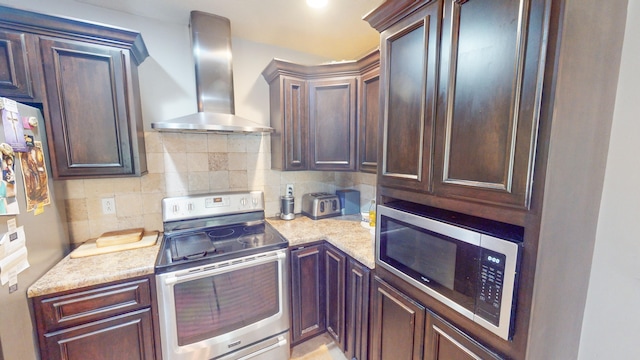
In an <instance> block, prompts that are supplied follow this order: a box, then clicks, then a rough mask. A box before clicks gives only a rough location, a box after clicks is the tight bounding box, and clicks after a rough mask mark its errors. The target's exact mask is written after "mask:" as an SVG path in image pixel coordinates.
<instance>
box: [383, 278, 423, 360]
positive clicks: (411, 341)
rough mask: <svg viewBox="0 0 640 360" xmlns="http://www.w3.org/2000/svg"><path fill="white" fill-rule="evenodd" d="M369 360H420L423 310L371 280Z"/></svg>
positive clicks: (409, 299) (390, 289)
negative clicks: (371, 317) (371, 321)
mask: <svg viewBox="0 0 640 360" xmlns="http://www.w3.org/2000/svg"><path fill="white" fill-rule="evenodd" d="M372 296H373V301H372V306H373V312H372V316H373V324H372V328H371V332H372V336H371V354H370V355H371V356H370V358H371V359H372V360H405V359H406V360H420V359H422V351H423V347H424V346H423V345H424V321H425V311H426V310H425V308H424V306H422V305H420V304H419V303H417V302H415V301H414V300H412V299H411V298H409V297H408V296H406V295H405V294H403V293H401V292H400V291H398V290H396V289H395V288H393V287H392V286H391V285H389V284H388V283H387V282H385V281H384V280H382V279H380V278H379V277H377V276H375V277H374V279H373V293H372Z"/></svg>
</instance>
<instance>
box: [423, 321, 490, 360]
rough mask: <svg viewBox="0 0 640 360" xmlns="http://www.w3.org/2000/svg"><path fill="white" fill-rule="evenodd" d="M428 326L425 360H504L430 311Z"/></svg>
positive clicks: (425, 341)
mask: <svg viewBox="0 0 640 360" xmlns="http://www.w3.org/2000/svg"><path fill="white" fill-rule="evenodd" d="M426 326H427V328H426V333H425V340H424V343H425V344H426V348H425V356H424V359H425V360H453V359H455V360H477V359H483V360H490V359H494V360H498V359H502V358H501V357H499V356H498V355H496V354H495V353H493V352H491V351H490V350H488V349H487V348H486V347H484V346H482V345H481V344H479V343H477V342H476V341H475V340H473V339H471V338H470V337H469V336H467V335H466V334H465V333H463V332H462V331H460V330H458V329H457V328H455V327H454V326H453V325H451V324H449V323H448V322H446V321H445V320H443V319H442V318H440V317H439V316H437V315H435V314H433V313H432V312H430V311H427V325H426Z"/></svg>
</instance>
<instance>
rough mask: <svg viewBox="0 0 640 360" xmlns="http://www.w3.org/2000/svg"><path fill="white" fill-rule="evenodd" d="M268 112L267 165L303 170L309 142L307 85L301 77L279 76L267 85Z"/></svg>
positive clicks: (305, 165) (306, 167)
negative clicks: (271, 131) (269, 161)
mask: <svg viewBox="0 0 640 360" xmlns="http://www.w3.org/2000/svg"><path fill="white" fill-rule="evenodd" d="M269 99H270V105H269V108H270V113H271V127H273V129H274V133H272V134H271V168H273V169H279V170H306V169H308V164H307V152H308V145H309V142H308V140H307V136H308V133H309V120H308V118H309V116H308V112H307V108H308V106H307V84H306V81H305V80H304V79H299V78H295V77H290V76H280V77H279V78H277V79H274V80H273V81H272V82H271V83H270V84H269Z"/></svg>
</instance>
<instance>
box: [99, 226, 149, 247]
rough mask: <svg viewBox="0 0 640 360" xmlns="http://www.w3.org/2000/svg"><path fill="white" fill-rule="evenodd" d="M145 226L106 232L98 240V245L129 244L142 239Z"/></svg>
mask: <svg viewBox="0 0 640 360" xmlns="http://www.w3.org/2000/svg"><path fill="white" fill-rule="evenodd" d="M143 233H144V228H136V229H127V230H117V231H109V232H106V233H104V234H102V235H100V237H99V238H98V239H97V240H96V246H97V247H106V246H113V245H120V244H128V243H132V242H136V241H140V240H141V239H142V234H143Z"/></svg>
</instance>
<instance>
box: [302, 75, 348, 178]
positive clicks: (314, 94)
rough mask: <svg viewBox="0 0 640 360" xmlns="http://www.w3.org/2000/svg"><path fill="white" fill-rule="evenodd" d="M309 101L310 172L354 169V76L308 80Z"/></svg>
mask: <svg viewBox="0 0 640 360" xmlns="http://www.w3.org/2000/svg"><path fill="white" fill-rule="evenodd" d="M309 99H310V103H309V126H310V134H311V136H310V138H309V159H310V162H311V164H310V167H311V169H312V170H355V167H356V147H355V144H356V80H355V77H354V78H344V79H331V80H315V81H310V82H309Z"/></svg>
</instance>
